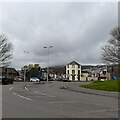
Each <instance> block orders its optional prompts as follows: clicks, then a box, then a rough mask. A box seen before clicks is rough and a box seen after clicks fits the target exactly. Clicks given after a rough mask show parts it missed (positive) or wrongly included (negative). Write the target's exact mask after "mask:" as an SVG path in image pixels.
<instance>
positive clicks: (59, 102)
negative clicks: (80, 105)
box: [47, 101, 76, 104]
mask: <svg viewBox="0 0 120 120" xmlns="http://www.w3.org/2000/svg"><path fill="white" fill-rule="evenodd" d="M47 103H51V104H52V103H76V101H56V102H47Z"/></svg>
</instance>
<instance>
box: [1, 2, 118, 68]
mask: <svg viewBox="0 0 120 120" xmlns="http://www.w3.org/2000/svg"><path fill="white" fill-rule="evenodd" d="M1 6H2V20H1V19H0V21H2V30H0V32H2V33H4V34H6V36H7V37H8V40H9V41H10V42H12V44H13V47H14V49H13V59H12V62H11V67H14V68H16V69H20V68H21V67H22V66H24V65H28V64H35V63H38V64H40V66H41V67H47V65H48V51H49V66H56V65H65V64H67V63H69V62H71V61H73V60H74V61H76V62H78V63H79V64H81V65H82V64H90V65H91V64H92V65H93V64H94V65H96V64H102V60H101V53H102V50H101V47H103V46H104V45H105V44H106V42H107V41H108V40H109V39H110V31H111V30H112V29H113V28H114V27H116V26H117V23H118V4H117V3H116V2H59V3H57V2H29V3H28V2H19V3H17V2H12V3H9V2H6V3H2V5H1ZM50 45H52V46H53V47H52V48H49V50H48V49H45V48H44V47H49V46H50ZM24 51H26V52H24Z"/></svg>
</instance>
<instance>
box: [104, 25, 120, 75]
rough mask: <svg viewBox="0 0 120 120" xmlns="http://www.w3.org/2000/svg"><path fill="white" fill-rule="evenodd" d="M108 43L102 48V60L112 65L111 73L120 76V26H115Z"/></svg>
mask: <svg viewBox="0 0 120 120" xmlns="http://www.w3.org/2000/svg"><path fill="white" fill-rule="evenodd" d="M110 35H111V37H110V39H109V41H108V42H107V44H106V45H105V46H104V47H103V48H102V60H103V62H104V63H106V64H109V65H110V71H111V75H118V76H120V27H116V28H114V29H113V30H112V31H111V33H110Z"/></svg>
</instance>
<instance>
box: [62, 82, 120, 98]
mask: <svg viewBox="0 0 120 120" xmlns="http://www.w3.org/2000/svg"><path fill="white" fill-rule="evenodd" d="M89 83H90V82H86V83H85V82H70V83H68V84H65V85H64V86H63V87H61V89H66V90H71V91H75V92H81V93H87V94H93V95H101V96H108V97H115V98H118V95H119V94H120V93H119V92H109V91H101V90H93V89H88V88H81V87H80V85H81V84H89Z"/></svg>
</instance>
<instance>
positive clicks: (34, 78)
mask: <svg viewBox="0 0 120 120" xmlns="http://www.w3.org/2000/svg"><path fill="white" fill-rule="evenodd" d="M30 82H39V79H38V78H36V77H32V78H30Z"/></svg>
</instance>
